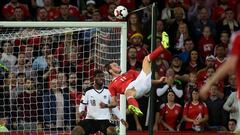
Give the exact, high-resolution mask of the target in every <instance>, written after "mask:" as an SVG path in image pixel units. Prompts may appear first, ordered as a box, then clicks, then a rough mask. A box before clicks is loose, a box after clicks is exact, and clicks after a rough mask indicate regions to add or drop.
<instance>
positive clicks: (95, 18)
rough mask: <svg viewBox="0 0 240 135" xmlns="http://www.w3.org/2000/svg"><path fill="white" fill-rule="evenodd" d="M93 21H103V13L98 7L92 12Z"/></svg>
mask: <svg viewBox="0 0 240 135" xmlns="http://www.w3.org/2000/svg"><path fill="white" fill-rule="evenodd" d="M91 21H92V22H99V21H103V18H102V15H101V14H100V12H99V10H98V9H95V10H94V11H93V14H92V20H91Z"/></svg>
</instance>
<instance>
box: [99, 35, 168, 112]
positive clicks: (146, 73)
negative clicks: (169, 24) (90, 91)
mask: <svg viewBox="0 0 240 135" xmlns="http://www.w3.org/2000/svg"><path fill="white" fill-rule="evenodd" d="M168 47H169V37H168V35H167V33H166V32H163V33H162V45H161V46H160V47H158V48H156V49H155V50H154V51H153V52H152V53H150V54H149V55H148V56H146V57H145V58H144V60H143V63H142V70H141V72H140V73H138V72H137V71H134V70H129V71H128V72H126V73H124V74H121V69H120V67H119V66H118V64H117V63H115V62H110V63H108V64H107V65H106V66H105V67H106V70H107V72H108V73H109V74H110V75H111V76H112V77H113V78H114V79H113V80H112V81H111V83H110V84H109V87H108V89H109V91H110V93H111V96H112V97H111V103H110V104H101V107H102V108H106V107H107V108H112V107H115V106H116V105H117V97H116V96H117V93H120V94H125V96H126V98H127V102H128V110H129V111H130V112H133V113H135V114H136V115H137V116H142V115H143V113H142V111H141V110H140V109H139V105H138V102H137V100H136V99H135V98H140V97H141V96H143V95H145V94H146V93H148V92H149V91H150V89H151V84H152V82H151V75H152V71H151V62H152V61H154V60H155V59H156V58H157V57H158V56H159V55H160V54H161V53H162V52H163V51H164V49H165V48H168ZM161 81H163V80H162V79H160V82H161Z"/></svg>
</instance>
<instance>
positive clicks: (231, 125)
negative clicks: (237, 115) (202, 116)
mask: <svg viewBox="0 0 240 135" xmlns="http://www.w3.org/2000/svg"><path fill="white" fill-rule="evenodd" d="M236 127H237V120H235V119H230V120H229V121H228V131H230V132H234V131H235V130H236Z"/></svg>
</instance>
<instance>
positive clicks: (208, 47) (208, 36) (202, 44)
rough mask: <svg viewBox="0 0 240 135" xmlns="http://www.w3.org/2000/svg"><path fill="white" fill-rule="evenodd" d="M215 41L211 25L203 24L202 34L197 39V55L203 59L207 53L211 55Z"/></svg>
mask: <svg viewBox="0 0 240 135" xmlns="http://www.w3.org/2000/svg"><path fill="white" fill-rule="evenodd" d="M214 48H215V41H214V39H213V36H212V32H211V27H209V26H204V27H203V32H202V36H201V38H200V39H199V41H198V48H197V49H198V52H199V56H201V57H202V58H203V59H205V58H206V57H207V56H209V55H213V52H214Z"/></svg>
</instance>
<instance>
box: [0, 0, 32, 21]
mask: <svg viewBox="0 0 240 135" xmlns="http://www.w3.org/2000/svg"><path fill="white" fill-rule="evenodd" d="M16 7H18V8H20V9H21V11H22V14H23V18H28V17H30V13H29V10H28V7H27V5H25V4H22V3H20V2H18V0H11V1H10V2H9V3H7V4H6V5H4V7H3V9H2V14H3V16H4V18H5V19H6V20H9V21H10V20H14V14H15V13H14V12H15V8H16Z"/></svg>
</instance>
